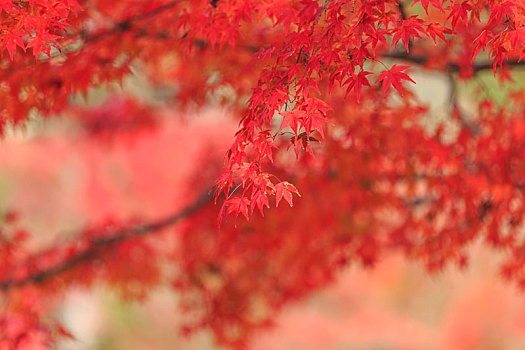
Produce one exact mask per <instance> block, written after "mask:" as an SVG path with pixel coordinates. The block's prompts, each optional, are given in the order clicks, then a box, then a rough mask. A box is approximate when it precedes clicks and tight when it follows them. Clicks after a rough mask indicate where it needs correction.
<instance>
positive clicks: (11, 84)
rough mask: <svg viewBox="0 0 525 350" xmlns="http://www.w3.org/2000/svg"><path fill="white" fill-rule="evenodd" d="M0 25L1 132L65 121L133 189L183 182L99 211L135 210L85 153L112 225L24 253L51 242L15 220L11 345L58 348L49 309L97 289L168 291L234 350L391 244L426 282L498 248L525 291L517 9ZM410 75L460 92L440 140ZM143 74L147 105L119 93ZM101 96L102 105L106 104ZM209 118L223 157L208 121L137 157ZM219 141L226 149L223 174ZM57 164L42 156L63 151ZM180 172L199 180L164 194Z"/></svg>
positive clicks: (44, 4) (7, 338) (277, 12)
mask: <svg viewBox="0 0 525 350" xmlns="http://www.w3.org/2000/svg"><path fill="white" fill-rule="evenodd" d="M0 9H1V15H0V16H1V18H2V24H1V26H2V27H1V29H2V30H1V31H0V43H1V50H2V52H3V55H2V58H1V59H0V61H1V69H0V88H1V93H0V108H1V112H0V133H2V134H5V133H7V131H8V130H11V129H13V128H14V129H23V128H24V124H25V123H26V122H27V121H28V120H30V119H32V118H35V117H36V118H48V117H51V116H55V117H57V116H58V115H61V116H62V117H63V118H65V119H68V120H70V121H71V123H73V124H74V125H76V126H77V128H78V129H79V130H75V131H74V132H76V133H78V137H77V138H78V139H83V140H92V141H93V140H96V142H102V143H104V144H106V146H107V147H118V146H115V145H118V144H121V143H123V144H125V145H126V146H124V147H123V148H121V149H119V151H118V152H121V153H119V154H120V156H121V157H123V158H122V159H125V161H122V162H123V164H125V165H123V169H124V172H123V173H125V174H127V175H126V176H128V180H129V183H130V185H129V186H128V187H130V188H133V186H134V185H133V184H135V186H136V188H137V189H138V191H140V190H141V189H142V190H143V191H145V192H144V193H148V191H153V192H154V193H155V194H156V195H155V196H152V197H154V198H155V199H159V198H160V197H162V195H163V194H165V195H168V193H171V192H169V191H167V190H166V189H163V188H162V186H170V185H171V186H180V187H184V190H180V193H179V196H178V197H177V203H173V202H171V201H166V200H165V199H164V200H163V202H162V203H163V205H162V206H158V207H156V206H153V207H152V206H150V205H145V206H144V207H148V209H147V211H144V212H143V213H142V215H141V212H140V210H139V209H137V207H135V208H134V210H132V209H130V208H132V207H133V205H130V206H129V207H128V206H126V205H118V206H115V207H111V206H109V207H104V206H103V204H102V203H103V202H104V201H107V198H108V196H109V195H108V194H107V193H112V195H113V196H116V197H118V196H119V195H121V196H123V197H122V198H128V197H125V196H124V195H123V194H122V193H120V194H119V190H118V188H119V186H121V191H124V190H122V188H124V187H125V186H124V185H122V181H123V180H122V179H121V178H120V177H118V181H113V182H112V181H110V180H107V179H106V180H107V181H106V180H105V182H104V186H102V185H101V184H100V183H101V181H100V179H99V177H100V173H101V170H100V169H99V167H100V164H99V163H97V161H96V159H97V158H96V156H94V155H93V154H94V153H92V151H90V147H95V146H94V144H95V143H93V144H90V143H89V142H88V141H86V142H87V145H91V146H84V147H80V148H79V150H80V151H81V152H82V153H83V154H85V155H86V156H85V159H84V161H85V163H86V164H87V165H86V169H88V170H87V172H88V174H89V175H88V176H87V177H88V179H87V180H86V181H85V182H86V184H85V186H86V188H87V190H86V194H87V196H88V197H90V198H91V199H90V200H91V202H90V203H91V207H90V208H91V210H92V211H93V210H94V209H93V208H95V210H94V211H96V209H98V210H101V211H102V208H105V210H107V212H105V213H104V216H106V219H104V220H102V216H101V215H98V216H94V217H92V218H91V219H93V222H88V223H87V224H86V226H85V227H83V228H81V229H79V233H78V235H76V236H75V237H73V238H71V239H68V240H66V241H65V243H64V242H63V243H57V244H53V245H50V246H49V247H48V248H46V249H44V250H35V249H34V248H32V247H31V245H30V244H28V243H26V241H27V240H28V237H32V236H37V235H38V233H37V232H29V233H27V232H26V231H23V230H21V229H19V228H18V226H17V220H16V219H15V215H13V214H9V215H5V219H4V223H3V226H2V228H1V231H0V232H1V237H2V240H1V249H0V256H1V257H2V258H1V259H2V260H1V264H0V289H2V293H3V296H2V297H3V298H5V299H6V300H8V302H7V303H6V304H5V305H7V306H4V307H3V309H2V314H1V315H0V329H1V330H0V348H2V347H3V348H6V349H11V348H16V349H19V348H20V349H24V348H25V349H38V348H46V347H52V346H53V345H52V344H54V342H55V341H56V339H57V338H60V337H61V336H67V334H68V333H67V330H65V329H64V328H63V327H62V326H61V325H60V324H59V323H58V322H57V321H56V320H55V319H53V318H52V317H51V318H50V317H48V313H49V312H50V311H51V310H52V306H53V304H54V303H53V302H54V301H55V302H56V301H57V300H58V299H59V298H58V297H59V295H61V294H62V293H63V292H64V291H66V290H67V288H68V287H69V286H72V285H84V286H92V285H93V283H95V282H103V283H108V284H111V285H115V286H116V287H117V288H119V289H120V290H121V291H122V292H123V293H124V294H126V295H127V296H130V297H136V298H141V297H143V296H144V295H146V294H147V292H148V291H149V290H150V289H152V288H153V286H155V285H158V284H166V283H168V284H170V285H171V286H172V287H173V288H174V289H175V290H178V291H179V292H180V293H182V295H183V300H182V310H184V311H187V312H188V314H190V315H191V320H190V321H189V322H188V325H187V327H186V328H184V330H185V331H187V332H191V331H193V330H197V329H202V328H207V329H211V330H212V331H213V333H214V335H215V336H216V339H217V341H218V342H219V343H221V344H224V345H228V346H231V347H233V348H242V347H245V346H248V345H249V340H250V338H251V336H253V334H254V332H255V331H256V330H257V329H259V328H262V327H266V326H268V325H271V323H272V319H273V317H274V316H275V313H276V312H277V311H279V310H280V309H281V308H282V307H283V306H285V305H286V304H287V303H289V302H291V301H295V300H298V299H300V298H301V297H304V296H305V295H307V294H308V293H310V292H312V291H315V290H317V289H319V288H321V287H322V286H324V285H326V284H327V283H328V282H330V281H332V280H333V279H334V277H335V276H336V273H337V272H338V271H339V270H340V269H342V268H343V267H345V266H347V265H348V264H350V263H357V262H360V263H362V264H363V265H365V266H373V264H374V263H375V262H376V261H377V260H378V259H380V257H381V256H382V254H384V253H385V252H386V251H389V250H393V249H395V250H400V251H402V252H403V253H404V254H405V255H406V257H407V258H409V259H415V260H417V261H419V262H421V263H422V264H423V265H424V266H425V267H427V268H428V269H429V270H431V271H432V270H439V269H441V268H442V267H443V266H444V265H445V264H447V263H455V264H458V265H459V266H465V265H466V264H467V262H468V255H467V252H466V249H467V247H468V244H469V243H471V242H473V241H475V240H480V239H481V240H483V241H484V242H486V244H487V245H489V246H491V247H495V248H498V249H502V250H504V252H505V260H504V261H503V263H502V272H503V274H504V276H505V277H508V278H509V279H511V280H512V281H514V282H515V283H518V284H519V285H521V286H523V285H525V270H524V264H525V254H524V248H523V247H524V244H525V241H524V237H523V214H524V211H525V203H524V201H523V188H524V186H525V182H524V181H525V180H524V179H525V166H524V163H523V159H524V158H525V139H524V136H525V92H524V89H523V86H522V85H520V83H519V74H520V66H522V65H523V63H522V61H521V59H522V58H523V57H524V56H525V5H524V3H523V1H521V0H505V1H501V0H464V1H460V0H458V1H456V0H447V1H444V2H443V1H441V0H430V1H428V0H420V1H414V2H409V1H403V0H400V1H397V0H365V1H361V0H352V1H349V0H319V1H314V0H300V1H299V0H262V1H251V0H245V1H241V0H239V1H236V0H217V1H209V0H206V1H204V0H193V1H183V0H172V1H167V0H155V1H131V0H126V1H112V2H108V1H102V0H91V1H87V0H82V1H80V0H79V1H74V0H38V1H36V0H28V1H10V0H3V1H0ZM414 71H420V72H429V71H433V72H436V73H438V74H440V75H441V76H442V77H443V79H445V80H446V81H447V82H448V84H449V91H450V96H449V99H448V106H447V109H446V111H447V118H445V120H444V121H442V122H439V123H437V125H435V127H429V126H428V125H425V123H424V121H425V120H427V119H429V118H430V117H429V116H430V115H431V114H432V111H431V109H430V108H429V106H427V105H425V104H424V103H423V102H421V100H420V99H419V97H418V95H417V94H416V93H415V91H416V89H417V84H416V85H414V83H416V80H415V79H414V77H413V75H412V74H413V72H414ZM487 71H488V72H490V74H493V75H494V76H495V77H497V78H498V80H499V82H500V84H501V85H502V86H503V87H504V92H503V93H502V94H500V95H498V96H493V95H491V93H490V91H488V90H487V88H486V87H484V85H483V84H481V83H480V87H481V88H480V89H476V88H473V89H470V90H473V91H474V93H473V95H474V97H473V98H472V99H471V100H470V101H471V102H472V101H474V102H473V103H472V105H470V106H465V105H464V104H462V101H461V99H460V96H459V95H460V94H461V91H459V90H460V88H462V87H465V86H467V85H468V86H476V85H477V84H478V83H479V82H480V78H479V77H480V75H482V74H484V73H485V72H487ZM129 76H140V77H141V79H143V81H145V83H144V84H145V85H146V86H147V90H148V92H149V95H150V96H149V98H144V97H137V96H136V94H135V95H134V94H132V93H129V92H127V93H126V92H124V93H123V94H124V95H126V96H122V94H117V93H116V92H115V91H116V90H118V89H119V87H118V86H119V85H123V84H124V82H125V81H126V79H127V78H128V77H129ZM469 84H470V85H469ZM101 86H105V87H108V89H109V90H110V92H109V93H108V95H109V96H108V97H107V99H108V101H106V102H105V103H103V104H101V105H97V106H92V105H90V104H89V102H90V101H91V99H92V96H93V94H94V91H95V92H96V91H97V89H100V87H101ZM83 98H84V99H86V100H87V101H88V104H87V105H86V104H85V103H83V102H81V100H82V99H83ZM152 101H154V102H152ZM210 105H212V106H215V108H219V107H220V108H225V109H227V111H228V113H229V114H230V115H232V116H233V117H234V118H235V119H236V120H238V123H239V124H238V130H237V132H232V133H231V137H232V140H230V141H231V142H230V146H229V148H228V147H225V146H224V145H223V144H221V142H222V141H224V136H223V134H220V136H218V134H213V133H211V134H210V131H204V130H203V129H206V128H207V126H206V124H203V125H202V126H201V127H200V129H192V133H193V134H194V135H192V137H189V135H187V134H183V133H181V132H178V133H175V134H174V136H173V139H172V140H171V143H169V142H168V143H165V144H163V143H159V147H161V148H162V149H161V150H155V149H154V148H151V147H150V148H147V147H146V148H144V151H143V152H139V151H137V152H134V151H133V150H134V148H133V146H130V145H132V144H134V143H136V142H138V143H139V144H140V141H137V139H140V138H141V137H142V136H140V135H142V132H144V130H149V131H147V132H153V133H155V132H161V131H159V129H163V127H164V126H165V125H166V124H165V123H166V119H170V118H173V116H174V115H177V114H188V113H191V111H193V110H195V109H196V107H206V106H210ZM168 111H169V112H168ZM222 122H223V124H224V128H225V129H229V128H230V123H229V121H227V120H222ZM181 127H182V126H181ZM213 128H214V129H217V130H219V129H220V127H217V126H214V127H213ZM214 138H217V139H220V141H221V142H218V141H217V140H215V143H213V142H211V139H214ZM93 142H95V141H93ZM219 144H220V145H221V146H220V147H224V148H220V147H219V146H218V145H219ZM210 145H211V146H210ZM77 146H78V145H77ZM212 146H213V148H215V151H216V150H217V149H219V150H220V151H221V152H222V153H223V154H224V153H226V157H225V162H224V164H223V166H222V170H221V165H218V164H220V160H219V162H217V158H218V157H217V155H216V153H214V152H210V151H209V148H206V147H212ZM75 147H76V146H75ZM167 147H173V148H174V149H177V150H178V151H177V152H175V151H173V155H172V158H167V157H166V154H165V153H163V152H166V148H167ZM71 148H72V149H73V148H74V146H71ZM189 149H200V150H201V153H202V154H201V153H199V152H197V151H195V153H192V152H190V151H187V152H184V150H189ZM181 150H182V151H181ZM41 153H42V155H41V157H42V158H40V160H38V161H36V160H33V162H39V161H41V159H45V157H53V152H50V151H49V149H47V148H46V147H42V150H41ZM190 154H191V156H190ZM189 157H194V159H193V160H195V161H196V163H194V164H191V162H189V161H188V159H189ZM219 158H220V157H219ZM148 159H149V160H155V159H158V162H147V161H146V160H148ZM29 162H30V161H29V160H28V163H29ZM49 162H51V160H49ZM181 164H184V166H185V167H186V168H187V169H191V170H192V171H193V173H192V174H193V175H192V176H187V177H185V178H184V181H181V180H177V181H175V180H173V182H170V181H171V180H170V179H171V174H173V177H176V176H180V175H176V174H179V173H180V169H178V168H180V167H181V166H182V165H181ZM143 165H144V166H147V167H148V169H149V170H150V171H147V170H144V166H143ZM56 166H58V165H56ZM217 169H218V170H217ZM113 176H115V175H113ZM97 179H98V180H97ZM159 179H165V180H166V181H160V180H159ZM141 186H142V187H141ZM100 187H105V188H106V189H105V190H104V191H102V190H100ZM212 187H213V191H214V195H211V196H209V195H208V193H210V189H211V188H212ZM115 188H117V189H115ZM97 189H98V190H97ZM99 190H100V191H99ZM166 191H167V192H166ZM101 193H106V194H105V195H104V194H101ZM213 197H214V199H215V201H213ZM137 198H138V197H137ZM192 198H195V199H192ZM122 201H124V200H122ZM213 202H215V203H213ZM184 206H187V207H186V209H180V208H181V207H184ZM138 208H140V206H139V207H138ZM151 208H156V210H157V212H156V213H155V212H152V210H151ZM84 209H85V207H84ZM119 210H120V211H119ZM146 213H147V214H146ZM23 214H24V213H20V215H21V216H22V217H23ZM88 217H89V216H88ZM217 218H218V220H217ZM179 221H180V225H178V226H177V228H176V231H177V234H176V235H174V234H173V229H169V228H170V227H171V226H173V225H174V224H175V223H178V222H179ZM217 221H218V222H217ZM29 242H31V240H29ZM173 266H175V268H173ZM170 267H172V268H170ZM174 270H175V271H174ZM283 271H285V273H283Z"/></svg>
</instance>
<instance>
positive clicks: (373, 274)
mask: <svg viewBox="0 0 525 350" xmlns="http://www.w3.org/2000/svg"><path fill="white" fill-rule="evenodd" d="M227 118H228V117H227V116H226V115H224V114H220V113H218V112H216V111H205V112H203V113H201V115H200V116H198V117H197V118H186V119H180V118H178V117H174V116H171V115H167V114H165V115H162V118H161V121H160V122H159V123H157V124H156V125H155V126H154V127H152V128H151V129H149V130H148V131H145V132H142V133H138V134H137V133H130V134H129V135H127V134H126V133H125V132H124V133H121V134H117V135H115V136H114V137H118V138H120V139H119V140H118V142H111V140H105V139H97V138H93V137H91V136H89V135H83V134H82V132H71V133H66V134H60V135H58V136H59V137H57V134H56V133H60V131H55V134H51V135H46V134H44V135H41V136H37V137H33V138H30V139H24V140H16V139H11V140H10V139H7V140H4V141H2V146H1V147H0V185H1V186H0V189H1V190H2V193H1V196H2V203H1V206H2V207H4V208H10V209H14V210H16V211H17V212H18V213H19V215H20V218H21V220H22V223H23V225H25V226H27V227H28V228H29V229H30V232H32V233H33V234H38V233H40V234H41V235H40V236H39V237H37V239H36V240H35V243H34V244H35V245H42V244H48V243H49V242H50V241H52V240H53V239H55V238H56V237H57V235H58V236H60V235H61V234H63V233H64V232H68V230H71V231H73V230H74V229H76V228H79V227H82V225H83V224H85V223H89V222H97V221H100V220H105V219H106V218H108V217H109V218H115V217H116V218H118V219H129V218H134V217H137V218H141V219H144V218H149V217H152V216H155V217H158V216H162V215H165V214H168V213H171V212H173V211H175V210H176V209H177V208H180V207H182V206H183V205H184V204H185V203H186V198H187V197H188V195H189V194H192V193H191V191H196V190H198V186H196V184H201V185H203V186H205V185H207V184H204V183H205V182H206V181H208V180H210V181H213V179H214V176H215V174H206V171H207V170H210V171H211V172H213V169H217V168H220V164H221V161H222V156H223V154H224V153H223V152H224V149H226V148H227V144H228V142H229V138H230V137H231V133H232V130H234V128H235V125H234V123H233V122H231V123H225V120H227ZM203 161H204V162H210V167H209V168H210V169H206V166H205V165H204V166H203V165H202V162H203ZM215 162H217V163H215ZM212 163H213V164H212ZM197 169H199V172H197ZM188 183H191V184H192V185H191V186H188ZM193 195H195V193H193ZM471 251H472V252H473V259H472V261H471V264H470V265H469V267H468V268H467V269H465V270H458V269H457V267H452V266H451V267H448V268H447V269H445V271H443V272H440V273H438V274H436V275H430V276H429V275H428V273H427V272H425V271H423V270H422V269H421V268H420V267H419V266H418V265H417V264H416V263H414V264H412V263H410V262H407V261H406V260H405V259H403V258H402V257H400V256H398V255H391V256H388V257H385V258H384V259H383V260H382V261H380V262H379V263H378V264H377V266H376V268H375V269H371V270H364V269H362V268H360V267H359V266H352V267H350V268H349V269H347V270H345V271H344V272H342V273H341V274H340V276H339V278H338V279H337V280H336V281H335V282H334V283H333V285H331V286H330V287H328V288H326V289H325V290H323V291H320V292H319V293H317V294H316V295H314V296H312V297H311V298H309V299H307V300H303V301H301V302H297V303H296V304H295V305H290V306H289V307H287V308H285V309H284V310H282V314H281V315H280V316H279V317H278V319H277V321H276V327H275V328H274V329H272V330H269V331H267V332H264V333H261V334H260V335H259V337H257V338H255V339H253V348H254V349H255V350H263V349H264V350H273V349H274V350H281V349H282V350H284V349H312V350H313V349H328V350H329V349H334V350H335V349H407V350H420V349H421V350H423V349H452V350H474V349H475V350H489V349H516V350H518V349H524V348H525V300H524V297H523V294H522V293H521V292H520V291H518V290H517V289H516V288H515V286H514V285H513V284H511V283H505V282H504V281H503V280H502V279H501V278H500V277H499V276H498V271H497V268H496V266H497V260H498V255H497V252H492V251H491V252H488V251H486V250H483V249H482V248H481V247H480V245H474V246H473V247H472V249H471ZM283 273H286V272H285V271H283ZM176 306H177V303H176V300H175V299H174V297H173V295H172V294H171V292H170V293H167V294H166V293H159V292H157V293H153V295H152V296H151V297H150V298H149V299H147V300H146V301H145V302H144V303H143V304H142V305H141V306H134V307H139V309H140V317H141V320H140V321H139V322H135V323H134V324H133V325H131V326H130V325H129V324H127V325H126V323H118V322H115V321H114V320H112V319H111V317H112V316H111V313H108V314H100V323H101V324H102V325H104V327H100V328H99V329H102V330H103V333H102V331H101V334H99V336H106V337H108V336H110V337H112V339H115V342H116V343H115V344H114V346H115V348H118V349H129V350H145V349H159V350H161V349H173V348H174V346H175V347H178V348H185V349H205V348H213V345H211V344H212V342H211V340H210V339H211V338H210V337H209V334H208V335H206V334H204V335H202V334H201V335H197V336H196V338H192V339H189V340H187V339H184V338H181V336H180V335H179V333H178V328H177V327H178V326H179V325H180V324H182V318H183V316H182V315H181V313H180V311H179V310H178V309H177V307H176ZM66 326H67V325H66ZM112 335H113V336H112Z"/></svg>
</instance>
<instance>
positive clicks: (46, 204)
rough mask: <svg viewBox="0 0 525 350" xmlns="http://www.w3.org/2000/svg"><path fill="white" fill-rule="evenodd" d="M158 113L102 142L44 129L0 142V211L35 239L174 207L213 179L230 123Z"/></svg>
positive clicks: (220, 115)
mask: <svg viewBox="0 0 525 350" xmlns="http://www.w3.org/2000/svg"><path fill="white" fill-rule="evenodd" d="M158 114H159V115H158V116H157V117H158V118H157V121H156V125H154V126H153V127H152V128H150V129H148V130H142V131H141V132H138V133H137V132H136V131H132V132H130V133H126V132H125V131H124V132H118V133H116V134H115V135H113V136H112V138H110V139H107V138H94V137H92V135H91V134H84V133H83V132H80V131H75V130H73V131H69V132H67V133H65V132H61V131H60V130H58V131H57V130H53V128H51V130H50V131H49V132H48V133H44V134H43V135H38V134H37V136H35V137H32V138H29V139H22V140H20V139H9V138H8V139H7V140H4V141H2V145H1V147H0V189H3V191H2V192H3V193H0V195H1V198H2V202H1V203H0V208H8V209H9V210H14V211H16V212H17V213H18V214H20V215H19V217H20V219H21V220H22V221H21V222H22V224H23V225H24V226H25V227H27V228H28V229H29V230H30V232H32V233H35V234H37V233H39V232H40V233H41V236H40V237H39V241H40V242H49V241H50V240H52V239H54V238H55V236H56V234H60V233H64V232H67V231H70V230H75V229H77V228H79V227H80V226H81V225H84V224H88V223H96V222H100V221H102V220H106V219H130V218H139V219H148V218H152V217H154V218H157V217H162V216H164V215H168V214H170V213H173V212H175V211H176V210H177V209H179V208H181V207H183V206H184V205H185V204H187V200H188V195H198V193H195V192H197V191H202V190H204V189H205V188H206V187H207V186H210V185H212V184H213V180H214V177H215V176H216V175H217V172H218V171H220V165H221V164H222V159H223V156H224V150H225V149H226V148H227V145H228V142H229V140H230V139H229V138H230V137H231V133H232V132H233V130H234V129H235V124H234V122H233V121H231V122H230V121H229V119H228V115H227V114H225V113H224V112H220V111H217V110H203V111H201V112H200V113H196V114H195V115H193V116H191V117H184V116H180V115H173V113H172V114H169V112H167V111H162V110H161V111H159V112H158ZM212 161H215V162H218V164H210V169H211V170H210V174H207V173H206V170H207V169H206V162H212ZM203 162H204V164H203ZM217 165H218V166H217ZM199 176H200V177H201V178H199ZM196 177H197V178H196ZM194 183H200V185H201V186H200V187H199V186H192V185H193V184H194Z"/></svg>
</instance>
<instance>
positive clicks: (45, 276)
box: [0, 190, 211, 292]
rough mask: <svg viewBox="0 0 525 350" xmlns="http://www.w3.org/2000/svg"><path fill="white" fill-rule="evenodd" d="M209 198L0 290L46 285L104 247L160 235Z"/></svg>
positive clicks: (5, 283)
mask: <svg viewBox="0 0 525 350" xmlns="http://www.w3.org/2000/svg"><path fill="white" fill-rule="evenodd" d="M210 199H211V196H210V195H209V190H206V191H205V192H203V193H202V194H201V195H200V196H199V197H198V198H197V199H196V200H195V201H194V202H193V203H192V204H190V205H189V206H187V207H185V208H184V209H182V210H180V211H179V212H177V213H175V214H172V215H169V216H167V217H165V218H163V219H160V220H156V221H152V222H150V223H146V224H142V225H138V226H133V227H127V228H120V229H116V230H114V232H110V233H108V234H107V237H100V238H96V239H94V240H93V241H91V242H90V243H91V245H90V246H89V247H88V248H87V249H85V250H83V251H80V252H78V253H77V254H76V255H74V256H73V257H71V258H68V259H67V260H65V261H60V262H58V263H57V264H55V265H51V266H49V267H47V268H45V269H42V270H38V271H36V272H33V273H30V274H29V275H27V276H25V277H22V278H19V279H4V280H1V281H0V291H3V292H6V291H8V290H10V289H13V288H18V287H22V286H25V285H28V284H39V283H43V282H45V281H47V280H49V279H51V278H53V277H55V276H57V275H59V274H60V273H62V272H65V271H68V270H70V269H72V268H74V267H76V266H78V265H80V264H81V263H83V262H86V261H88V260H90V259H93V258H95V257H96V256H97V254H98V253H99V252H100V251H101V250H102V249H104V248H108V247H111V246H113V245H115V244H118V243H120V242H124V241H126V240H128V239H132V238H138V237H142V236H146V235H149V234H152V233H155V232H158V231H160V230H162V229H164V228H167V227H169V226H171V225H173V224H175V223H177V222H179V221H181V220H182V219H184V218H186V217H188V216H190V215H192V214H194V213H195V212H197V211H198V210H199V209H201V208H202V207H204V206H205V205H206V204H207V203H209V202H210ZM44 253H45V252H44ZM40 254H42V253H40ZM40 254H39V255H40ZM27 261H29V262H31V258H29V259H27Z"/></svg>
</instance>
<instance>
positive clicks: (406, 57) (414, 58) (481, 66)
mask: <svg viewBox="0 0 525 350" xmlns="http://www.w3.org/2000/svg"><path fill="white" fill-rule="evenodd" d="M381 57H384V58H392V59H398V60H403V61H408V62H411V63H415V64H418V65H421V66H424V65H426V64H427V63H428V62H429V61H430V60H431V57H429V56H421V55H412V54H408V53H406V52H392V53H385V54H383V55H382V56H381ZM503 65H504V66H509V67H525V60H523V61H520V62H518V61H503ZM444 68H446V69H448V70H449V71H450V72H454V73H457V72H459V71H460V70H461V69H462V67H461V66H460V65H459V64H457V63H455V62H449V63H447V64H446V65H445V67H444ZM465 68H466V67H465ZM471 68H472V70H473V71H474V73H477V72H480V71H484V70H492V69H493V68H494V65H493V64H492V63H490V62H479V63H474V64H472V66H471Z"/></svg>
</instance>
